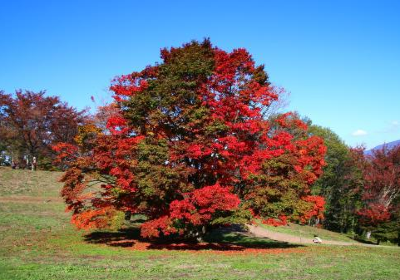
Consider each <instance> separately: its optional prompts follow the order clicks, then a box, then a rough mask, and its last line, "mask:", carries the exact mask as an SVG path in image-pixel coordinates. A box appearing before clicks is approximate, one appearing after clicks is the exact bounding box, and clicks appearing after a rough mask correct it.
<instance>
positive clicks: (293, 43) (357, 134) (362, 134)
mask: <svg viewBox="0 0 400 280" xmlns="http://www.w3.org/2000/svg"><path fill="white" fill-rule="evenodd" d="M168 2H169V3H168ZM204 37H210V38H211V40H212V42H213V43H214V44H215V45H217V46H218V47H220V48H222V49H225V50H231V49H233V48H238V47H245V48H247V49H248V50H249V52H250V53H251V54H252V55H253V57H254V59H255V61H256V62H257V63H258V64H265V65H266V70H267V71H268V73H269V75H270V79H271V82H272V83H274V84H276V85H278V86H282V87H284V88H285V89H286V90H287V91H288V92H290V97H289V101H290V105H289V106H288V110H297V111H298V112H299V113H300V114H301V115H304V116H308V117H309V118H311V119H312V120H313V122H314V123H316V124H319V125H322V126H325V127H329V128H331V129H332V130H333V131H335V132H336V133H337V134H338V135H339V136H340V137H341V138H342V139H344V140H345V142H346V143H347V144H349V145H356V144H360V143H365V144H366V146H367V147H368V148H371V147H374V146H376V145H378V144H381V143H382V142H390V141H393V140H397V139H400V109H399V106H400V1H395V0H393V1H386V0H381V1H378V0H377V1H351V0H348V1H337V0H336V1H306V0H303V1H277V0H275V1H261V0H260V1H234V0H231V1H216V0H214V1H133V0H132V1H118V0H114V1H111V0H110V1H100V0H97V1H95V0H93V1H87V0H81V1H71V0H69V1H41V0H36V1H20V0H0V40H1V43H0V89H3V90H5V91H6V92H9V93H10V92H13V91H14V90H15V89H19V88H21V89H31V90H35V91H38V90H42V89H46V90H47V93H48V94H49V95H60V96H61V98H62V99H63V100H65V101H67V102H68V103H70V104H71V105H73V106H76V107H78V108H83V107H85V106H93V103H92V102H91V101H90V96H94V97H95V99H96V100H97V102H98V103H101V102H102V100H107V98H108V96H109V93H108V92H107V89H108V87H109V84H110V80H111V79H112V78H113V77H114V76H116V75H120V74H126V73H130V72H132V71H135V70H141V69H142V68H143V67H145V66H146V65H148V64H152V63H154V62H155V61H158V60H159V49H160V48H161V47H169V46H179V45H181V44H182V43H184V42H187V41H190V40H191V39H198V40H201V39H203V38H204Z"/></svg>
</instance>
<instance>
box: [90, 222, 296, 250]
mask: <svg viewBox="0 0 400 280" xmlns="http://www.w3.org/2000/svg"><path fill="white" fill-rule="evenodd" d="M85 241H86V242H89V243H94V244H106V245H109V246H113V247H133V246H134V245H135V244H146V246H145V249H152V250H178V251H179V250H191V251H200V250H212V251H245V250H247V249H290V248H297V247H303V245H298V244H290V243H286V242H279V241H275V240H271V239H268V238H258V237H252V236H249V235H248V234H247V232H246V230H245V229H243V228H241V227H238V226H231V227H224V228H217V229H214V230H212V231H210V232H209V233H208V234H206V235H205V237H204V240H203V242H197V241H195V240H183V239H172V238H160V239H157V240H154V241H148V240H145V239H143V238H141V237H140V228H139V227H130V228H126V229H121V230H119V231H115V232H112V231H95V232H92V233H89V234H87V235H85Z"/></svg>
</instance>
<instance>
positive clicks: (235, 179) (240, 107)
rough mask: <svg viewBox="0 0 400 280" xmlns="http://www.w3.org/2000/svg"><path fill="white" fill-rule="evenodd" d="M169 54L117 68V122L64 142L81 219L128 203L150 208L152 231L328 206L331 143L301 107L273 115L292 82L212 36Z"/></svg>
mask: <svg viewBox="0 0 400 280" xmlns="http://www.w3.org/2000/svg"><path fill="white" fill-rule="evenodd" d="M161 59H162V61H161V62H160V63H158V64H156V65H154V66H148V67H146V68H145V69H144V70H142V71H140V72H133V73H131V74H128V75H123V76H119V77H117V78H115V79H114V81H113V83H112V85H111V87H110V89H111V90H112V91H113V92H114V94H115V95H114V97H115V105H116V106H117V108H118V110H117V112H115V114H114V115H113V116H112V117H110V118H109V119H108V123H107V130H106V132H104V131H100V130H92V131H91V132H90V133H86V134H85V137H83V138H84V139H85V141H80V143H79V144H78V145H75V146H74V145H59V146H57V147H56V149H57V150H58V151H59V153H60V156H61V157H64V158H67V159H68V162H69V164H70V168H69V169H68V170H67V172H66V173H65V175H64V177H63V179H62V180H63V181H64V183H65V185H64V188H63V190H62V196H63V197H64V199H65V201H66V203H67V204H68V208H69V209H70V210H72V211H73V218H72V220H73V222H74V223H75V224H76V225H77V226H78V227H79V228H92V227H97V228H99V227H106V226H108V225H109V224H110V223H111V221H112V219H113V217H114V216H115V215H118V213H120V212H130V213H140V214H144V215H145V216H146V217H147V221H146V222H145V223H143V225H142V227H141V234H142V236H143V237H159V236H160V235H163V236H165V235H171V234H173V235H183V236H190V235H197V234H199V233H201V232H204V230H205V228H206V227H208V226H212V225H219V224H229V223H246V222H249V221H251V219H253V218H255V217H259V218H261V219H263V220H265V221H267V222H268V223H271V224H280V223H285V222H286V221H287V220H297V221H302V220H304V219H308V218H310V216H312V215H319V217H321V216H322V214H321V209H322V208H323V199H322V198H316V197H313V196H311V194H310V188H309V187H310V185H311V184H312V183H313V182H314V181H315V180H316V179H317V178H318V177H319V175H320V174H321V172H322V166H323V165H324V154H325V151H326V148H325V146H324V144H323V141H322V139H321V138H319V137H315V136H314V137H309V134H308V132H307V126H306V125H305V124H304V123H303V122H302V121H300V120H299V119H298V118H296V117H295V115H293V114H290V113H288V114H282V115H280V116H279V117H277V118H274V120H273V121H269V120H268V119H267V118H266V117H265V113H266V112H267V111H268V109H269V108H270V106H271V104H273V102H276V101H277V100H278V99H279V94H280V92H281V90H280V89H277V88H275V87H274V86H272V85H271V84H270V83H269V81H268V75H267V73H266V72H265V70H264V66H263V65H260V66H257V65H255V62H254V60H253V59H252V57H251V55H250V54H249V53H248V52H247V51H246V50H245V49H235V50H233V51H232V52H226V51H223V50H221V49H219V48H217V47H214V46H212V44H211V43H210V41H209V40H204V41H203V42H196V41H193V42H190V43H188V44H185V45H183V46H182V47H178V48H171V49H162V50H161ZM291 131H296V135H293V134H291ZM80 139H82V137H81V138H80ZM95 183H100V187H95V188H94V187H93V185H94V184H95ZM321 207H322V208H321Z"/></svg>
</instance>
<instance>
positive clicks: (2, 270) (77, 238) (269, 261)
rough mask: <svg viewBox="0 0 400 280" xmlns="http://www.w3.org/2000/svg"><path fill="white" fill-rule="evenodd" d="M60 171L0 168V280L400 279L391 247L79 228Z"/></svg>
mask: <svg viewBox="0 0 400 280" xmlns="http://www.w3.org/2000/svg"><path fill="white" fill-rule="evenodd" d="M60 175H61V173H51V172H43V171H38V172H31V171H23V170H11V169H9V168H2V167H0V279H4V280H14V279H15V280H16V279H18V280H25V279H26V280H27V279H30V280H39V279H40V280H46V279H71V280H72V279H74V280H79V279H96V280H97V279H124V280H125V279H400V265H399V264H400V250H399V249H398V248H397V247H392V248H383V247H362V246H346V247H341V246H325V245H310V246H298V245H291V244H286V243H279V242H275V241H271V240H268V239H257V238H253V237H247V236H244V235H241V234H239V233H235V232H228V231H226V232H224V231H219V232H216V233H213V234H211V235H210V236H209V239H208V241H210V242H217V241H218V242H219V243H212V244H200V245H191V244H152V243H151V244H149V243H146V242H145V241H143V240H140V239H138V229H137V228H134V227H133V228H130V229H128V228H127V229H125V230H121V231H118V232H79V231H76V230H75V229H74V228H73V227H72V226H71V225H70V224H69V214H68V213H65V211H64V208H65V207H64V205H63V203H62V200H60V199H59V198H57V196H58V193H59V189H60V187H61V185H60V183H57V179H58V178H59V177H60ZM321 236H322V235H321ZM172 245H173V246H172ZM145 248H147V249H145Z"/></svg>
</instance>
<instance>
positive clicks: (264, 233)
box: [248, 225, 365, 246]
mask: <svg viewBox="0 0 400 280" xmlns="http://www.w3.org/2000/svg"><path fill="white" fill-rule="evenodd" d="M248 228H249V232H250V233H251V234H252V235H254V236H256V237H266V238H269V239H272V240H276V241H282V242H288V243H297V244H313V243H314V242H313V241H312V238H304V237H299V236H294V235H290V234H286V233H279V232H273V231H269V230H267V229H265V228H262V227H259V226H254V225H248ZM322 243H323V244H331V245H342V246H349V245H365V244H359V243H355V242H344V241H331V240H323V241H322Z"/></svg>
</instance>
